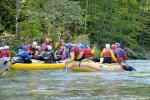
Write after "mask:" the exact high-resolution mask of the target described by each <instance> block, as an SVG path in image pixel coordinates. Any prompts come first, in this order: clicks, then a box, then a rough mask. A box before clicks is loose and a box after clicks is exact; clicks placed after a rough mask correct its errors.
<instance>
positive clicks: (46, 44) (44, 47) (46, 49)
mask: <svg viewBox="0 0 150 100" xmlns="http://www.w3.org/2000/svg"><path fill="white" fill-rule="evenodd" d="M48 45H50V46H52V48H53V45H52V44H51V43H44V45H43V50H44V51H48V48H47V46H48Z"/></svg>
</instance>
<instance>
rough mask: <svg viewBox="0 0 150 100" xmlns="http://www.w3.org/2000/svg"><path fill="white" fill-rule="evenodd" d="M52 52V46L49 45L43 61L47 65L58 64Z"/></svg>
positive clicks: (43, 55)
mask: <svg viewBox="0 0 150 100" xmlns="http://www.w3.org/2000/svg"><path fill="white" fill-rule="evenodd" d="M51 50H52V46H50V45H48V46H47V51H44V52H43V54H42V59H43V60H44V61H45V63H54V62H56V61H55V58H54V52H52V51H51Z"/></svg>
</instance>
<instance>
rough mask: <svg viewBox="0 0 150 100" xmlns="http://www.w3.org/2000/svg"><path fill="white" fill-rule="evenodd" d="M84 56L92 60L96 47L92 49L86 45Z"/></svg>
mask: <svg viewBox="0 0 150 100" xmlns="http://www.w3.org/2000/svg"><path fill="white" fill-rule="evenodd" d="M84 54H85V58H87V59H91V60H92V59H93V58H94V54H95V47H93V49H91V48H90V46H89V45H86V46H85V52H84Z"/></svg>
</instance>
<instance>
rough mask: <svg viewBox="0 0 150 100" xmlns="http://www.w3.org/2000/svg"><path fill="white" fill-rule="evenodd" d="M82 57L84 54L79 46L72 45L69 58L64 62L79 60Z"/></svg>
mask: <svg viewBox="0 0 150 100" xmlns="http://www.w3.org/2000/svg"><path fill="white" fill-rule="evenodd" d="M84 58H85V55H84V54H83V52H82V51H80V50H79V47H78V46H73V47H72V48H71V52H70V58H69V59H68V61H67V62H66V63H71V62H72V61H74V60H75V61H81V60H82V59H84Z"/></svg>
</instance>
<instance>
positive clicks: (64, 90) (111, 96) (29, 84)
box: [0, 60, 150, 100]
mask: <svg viewBox="0 0 150 100" xmlns="http://www.w3.org/2000/svg"><path fill="white" fill-rule="evenodd" d="M127 63H128V64H129V65H131V66H132V67H134V68H135V69H136V70H137V71H134V72H128V71H102V72H72V71H66V70H65V69H64V70H34V71H27V70H9V71H6V74H5V75H3V76H0V100H150V61H149V60H128V61H127Z"/></svg>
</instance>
